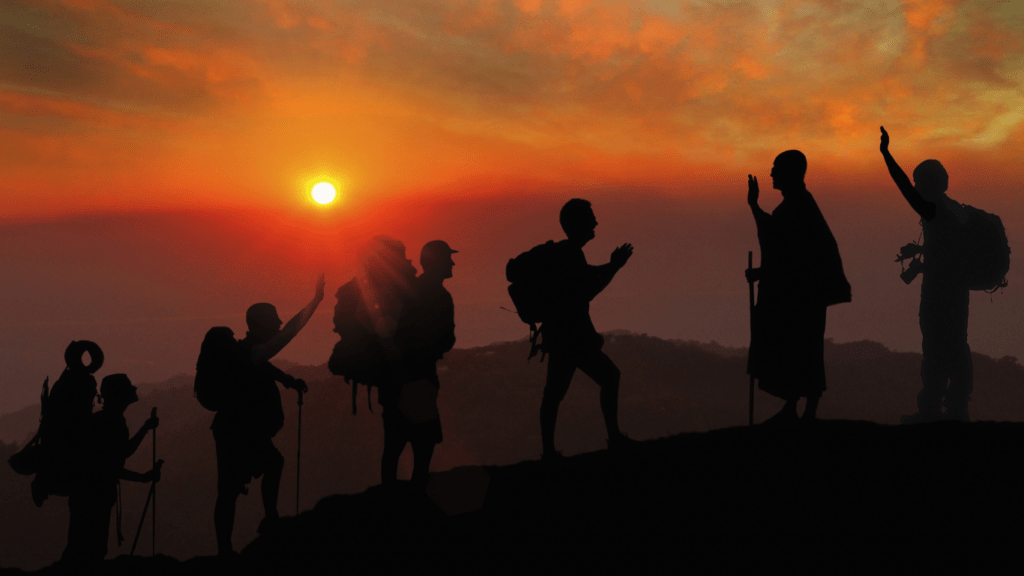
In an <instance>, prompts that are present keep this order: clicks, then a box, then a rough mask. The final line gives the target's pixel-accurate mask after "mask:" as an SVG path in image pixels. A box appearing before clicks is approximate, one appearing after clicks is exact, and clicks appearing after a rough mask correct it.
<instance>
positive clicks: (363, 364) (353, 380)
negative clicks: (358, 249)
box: [327, 278, 387, 414]
mask: <svg viewBox="0 0 1024 576" xmlns="http://www.w3.org/2000/svg"><path fill="white" fill-rule="evenodd" d="M335 296H336V297H337V299H338V303H337V304H336V305H335V307H334V331H335V332H336V333H337V334H338V336H340V337H341V340H340V341H339V342H338V343H337V344H335V345H334V349H333V350H332V351H331V357H330V359H328V361H327V369H328V370H330V371H331V374H334V375H336V376H343V377H344V378H345V381H346V382H348V383H349V384H351V385H352V413H353V414H355V413H356V392H357V390H358V386H359V384H363V385H365V386H366V402H367V404H368V406H369V409H370V412H373V403H372V402H371V401H370V389H371V388H372V387H373V386H379V385H380V384H381V383H382V382H383V381H384V379H385V378H386V370H387V366H386V363H385V359H384V348H383V344H382V343H381V341H380V337H379V336H377V335H376V334H375V333H373V332H371V331H370V330H368V329H367V328H366V327H365V326H363V324H362V323H361V322H359V320H358V319H357V318H356V310H358V308H359V306H360V304H361V302H362V297H361V294H360V291H359V284H358V283H357V282H356V280H355V279H354V278H353V279H352V280H350V281H349V282H348V283H347V284H345V285H343V286H342V287H341V288H338V292H337V293H336V294H335ZM378 393H379V392H378Z"/></svg>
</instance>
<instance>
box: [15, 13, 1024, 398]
mask: <svg viewBox="0 0 1024 576" xmlns="http://www.w3.org/2000/svg"><path fill="white" fill-rule="evenodd" d="M381 6H386V8H382V7H381ZM0 23H2V24H0V28H2V31H0V198H2V199H3V202H0V270H2V273H0V301H2V303H3V314H0V350H3V352H4V353H3V354H0V372H3V373H5V374H8V376H9V381H10V382H11V383H17V384H16V385H15V384H12V386H11V388H12V389H11V390H9V391H7V396H6V400H5V401H4V402H2V403H0V413H3V412H5V411H8V410H11V409H15V408H18V407H20V406H24V405H26V404H28V403H30V402H33V401H35V399H36V398H37V396H36V394H38V384H37V383H35V384H29V383H30V382H38V381H40V380H41V378H42V377H43V376H44V375H47V374H49V375H50V376H51V377H53V378H55V377H56V375H57V371H59V369H60V368H62V365H61V363H60V359H61V357H62V352H63V350H64V347H65V346H67V343H68V342H69V341H70V340H72V339H93V340H95V341H96V342H98V343H100V344H101V346H103V349H104V351H105V352H107V358H108V365H107V366H104V368H103V369H102V370H103V374H106V373H111V372H116V371H125V372H128V373H130V374H132V377H133V378H137V379H138V380H139V381H141V382H147V381H149V382H152V381H158V380H160V379H164V378H167V377H169V376H172V375H174V374H177V373H180V372H189V371H191V370H192V369H193V368H194V362H195V356H196V354H197V350H198V345H199V342H201V340H202V335H203V334H204V333H205V331H206V329H208V328H209V327H210V326H213V325H221V324H225V325H229V326H231V327H232V328H233V329H235V330H236V332H238V333H243V332H244V329H245V327H244V322H243V321H242V320H243V316H244V310H245V308H246V307H247V306H248V305H249V304H251V303H253V302H255V301H268V302H273V303H275V304H277V305H278V306H279V307H280V309H281V311H282V314H283V315H289V314H292V313H294V311H295V310H298V309H299V308H301V306H302V305H303V304H304V303H305V302H306V301H307V299H308V298H309V292H310V290H311V287H312V285H313V281H314V280H315V278H316V276H317V274H319V273H320V272H325V273H326V274H327V279H328V291H329V292H330V295H329V296H328V298H327V299H325V302H324V304H322V305H321V309H320V310H319V311H318V314H317V316H316V317H315V318H314V320H313V321H312V322H311V324H310V327H309V328H308V329H307V330H305V331H304V332H303V333H302V334H300V336H299V337H298V338H297V340H296V341H295V343H294V344H293V345H292V346H290V347H289V348H288V349H286V351H285V352H283V353H282V356H281V357H282V358H283V359H290V360H297V361H300V362H303V363H310V364H317V363H321V362H323V361H324V360H325V359H326V356H327V354H328V353H329V350H330V348H331V346H332V345H333V343H334V342H335V341H336V335H335V334H333V333H332V332H331V326H330V309H331V307H332V306H333V304H334V300H333V293H334V290H336V289H337V286H339V285H341V284H342V283H343V282H345V281H347V280H348V279H349V278H351V277H352V275H353V274H354V273H355V265H354V261H353V260H352V257H351V249H352V247H353V246H355V245H356V244H357V243H358V242H360V241H362V240H364V239H366V238H368V237H369V236H371V235H373V234H379V233H385V234H391V235H392V236H395V237H396V238H399V239H401V240H403V241H404V242H406V245H407V246H408V249H409V251H408V255H409V256H410V257H411V258H412V259H413V260H417V258H416V256H417V255H418V251H419V248H420V246H422V245H423V243H425V242H427V241H429V240H432V239H435V238H444V239H446V240H449V241H450V242H451V243H452V245H453V246H455V247H456V248H457V249H459V250H460V253H459V254H458V258H457V259H456V263H457V268H456V270H455V277H454V278H453V279H451V280H450V281H448V282H447V283H446V285H447V286H448V287H449V289H450V290H451V292H452V295H453V297H454V299H455V302H456V323H457V337H458V339H459V343H458V345H459V347H467V346H478V345H482V344H487V343H490V342H494V341H500V340H509V339H515V338H521V337H524V336H525V335H526V332H525V330H526V328H525V325H523V324H522V323H521V322H519V321H518V320H517V319H516V317H515V316H514V315H513V314H510V313H508V312H507V311H505V310H502V309H501V306H505V307H510V306H511V302H510V301H509V300H508V297H507V292H506V288H507V282H506V281H505V278H504V264H505V262H507V260H508V258H510V257H512V256H515V255H516V254H518V253H519V252H522V251H524V250H526V249H528V248H529V247H530V246H532V245H534V244H536V243H539V242H543V241H545V240H548V239H558V238H560V237H561V231H560V230H559V228H558V224H557V210H558V207H559V206H560V205H561V203H563V202H564V201H565V200H567V199H568V198H570V197H573V196H583V197H586V198H588V199H591V200H593V201H594V207H595V213H596V214H597V217H598V220H599V222H601V227H600V228H599V229H598V238H597V239H596V240H595V241H594V242H592V243H591V244H590V245H588V247H587V255H588V258H589V259H590V261H591V262H593V263H602V262H605V261H607V260H606V259H607V257H608V256H607V255H608V254H609V253H610V252H611V250H612V249H613V248H614V246H616V245H618V244H621V243H622V242H631V243H633V244H634V245H635V246H636V247H637V249H636V255H635V256H634V258H633V259H632V260H631V262H630V265H629V269H628V271H624V272H623V273H622V274H621V275H620V276H619V277H617V279H616V281H615V282H614V283H613V284H612V285H611V286H610V287H609V289H608V290H606V292H605V293H603V294H602V295H601V296H600V297H599V299H598V300H596V301H595V304H594V307H593V317H594V321H595V325H596V326H597V327H598V329H599V330H612V329H620V328H624V329H629V330H634V331H637V332H647V333H650V334H651V335H655V336H659V337H666V338H682V339H696V340H700V341H711V340H716V341H718V342H721V343H723V344H726V345H730V346H745V345H746V343H747V342H748V328H749V317H748V311H747V285H746V283H745V281H744V279H743V275H742V268H743V267H745V266H746V255H747V254H746V253H747V251H748V250H754V251H755V262H756V261H757V258H758V253H757V251H756V250H757V239H756V235H755V231H754V226H753V222H752V220H751V219H750V214H749V210H748V209H747V207H746V205H745V202H744V200H745V195H746V174H748V173H753V174H755V175H757V176H759V178H760V179H761V181H762V199H763V202H762V204H763V205H764V207H765V208H766V209H771V208H772V207H773V206H774V205H775V203H777V202H778V201H779V195H778V192H777V191H774V190H768V189H767V188H768V186H767V185H765V184H763V183H764V182H766V181H767V180H768V172H769V170H770V168H771V163H772V159H773V158H774V156H775V155H776V154H778V153H779V152H781V151H783V150H787V149H791V148H799V149H801V150H803V151H804V152H805V153H806V155H807V157H808V162H809V168H808V173H807V184H808V187H809V189H810V190H811V191H812V192H813V193H814V194H815V198H816V199H817V201H818V203H819V205H820V206H821V208H822V211H823V213H824V214H825V215H826V218H828V221H829V224H830V226H831V228H832V230H833V232H834V233H835V235H836V238H837V241H838V242H839V245H840V251H841V254H842V255H843V261H844V267H845V270H846V273H847V276H848V278H849V279H850V282H851V284H852V285H853V287H854V302H852V303H851V304H847V305H843V306H836V307H834V308H833V309H830V311H829V325H828V332H827V333H826V335H827V336H828V337H833V338H835V339H836V340H837V341H840V342H844V341H851V340H859V339H871V340H875V341H879V342H882V343H883V344H885V345H887V346H890V347H893V348H894V349H898V350H919V349H920V333H919V331H918V326H917V301H918V298H919V292H918V290H919V289H918V287H917V285H916V284H915V285H913V286H910V287H907V286H905V285H903V283H902V282H901V281H900V280H899V278H898V274H899V270H900V268H899V264H896V263H894V262H893V255H894V254H895V252H896V251H897V250H898V247H899V246H901V245H903V244H904V243H906V242H909V241H912V240H913V239H915V238H917V237H918V235H919V234H920V226H919V225H918V218H917V216H916V215H915V214H913V212H912V211H911V210H910V209H909V207H907V206H906V204H905V202H903V200H902V198H901V197H900V196H899V193H898V191H897V190H896V188H895V186H893V184H892V181H891V180H890V179H889V176H888V174H887V172H886V170H885V167H884V163H883V162H882V160H881V157H880V155H879V153H878V134H879V133H878V126H879V125H885V126H886V128H887V130H888V131H889V133H890V134H891V135H892V139H893V140H892V151H893V154H894V155H895V157H896V159H897V160H898V161H899V162H900V163H901V164H902V165H903V167H904V168H905V169H906V170H907V171H908V172H909V171H911V170H912V169H913V167H914V166H915V165H916V164H917V163H918V162H920V161H922V160H924V159H927V158H938V159H940V160H941V161H942V162H943V164H944V165H945V166H946V168H947V171H948V172H949V174H950V195H951V196H952V197H954V198H955V199H957V200H960V201H963V202H967V203H971V204H974V205H977V206H978V207H980V208H983V209H985V210H988V211H991V212H993V213H996V214H999V215H1000V216H1001V217H1002V219H1003V222H1004V224H1005V225H1006V228H1007V236H1008V237H1009V239H1010V245H1011V247H1016V246H1018V245H1019V244H1020V242H1019V241H1018V240H1017V239H1018V238H1024V203H1022V202H1020V200H1019V198H1020V195H1021V193H1022V190H1024V163H1021V162H1020V158H1021V153H1022V151H1024V125H1022V122H1021V120H1022V119H1024V97H1022V91H1021V89H1022V83H1024V74H1022V72H1021V70H1024V4H1022V3H1020V2H999V1H997V0H972V1H959V0H906V1H900V0H863V1H853V0H848V1H835V0H828V1H826V0H822V1H817V2H804V1H795V0H793V1H791V0H758V1H753V0H751V1H742V0H736V1H731V0H720V1H717V2H712V1H706V0H702V1H697V0H693V1H672V2H669V1H659V0H651V1H648V2H639V1H637V2H623V1H596V0H595V1H587V0H518V1H514V2H513V1H499V0H416V1H389V2H380V1H371V0H366V1H361V0H359V1H356V0H353V1H347V2H342V1H335V0H302V1H299V0H294V1H293V0H260V1H256V0H252V1H243V0H231V1H228V0H221V1H212V0H168V1H163V2H138V1H129V0H49V1H44V0H7V1H5V2H2V3H0ZM319 179H325V180H329V181H332V182H334V183H335V184H337V185H338V186H339V188H340V190H341V199H340V200H339V201H337V202H336V203H335V204H333V205H331V206H328V207H326V208H324V207H318V206H315V205H314V204H313V203H312V201H311V200H310V199H309V196H308V194H309V189H310V187H311V186H312V184H314V183H315V182H316V181H317V180H319ZM531 194H532V196H531ZM243 208H244V210H242V209H243ZM1014 249H1015V250H1017V248H1014ZM1014 254H1016V252H1014ZM1015 258H1016V256H1015ZM1014 262H1017V260H1016V259H1015V260H1014ZM1021 270H1022V268H1021V267H1020V266H1019V263H1018V264H1014V265H1013V266H1011V269H1010V274H1009V275H1008V279H1009V281H1010V285H1009V287H1008V288H1007V289H1006V291H1005V293H999V294H996V295H994V297H990V296H989V295H988V294H983V293H980V292H977V293H974V294H973V295H972V305H971V306H972V308H971V328H970V330H971V332H970V334H971V336H970V342H971V345H972V347H974V348H973V349H974V350H975V351H978V352H981V353H986V354H992V355H995V356H997V357H998V356H1002V355H1014V356H1017V357H1018V358H1024V333H1021V331H1020V329H1019V327H1020V325H1021V324H1022V323H1024V291H1022V290H1020V287H1021V286H1024V273H1021ZM51 379H52V378H51ZM908 402H910V403H911V404H912V399H908ZM908 408H912V406H910V405H908Z"/></svg>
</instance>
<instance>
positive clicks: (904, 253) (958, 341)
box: [879, 128, 974, 424]
mask: <svg viewBox="0 0 1024 576" xmlns="http://www.w3.org/2000/svg"><path fill="white" fill-rule="evenodd" d="M881 130H882V140H881V144H880V146H879V147H880V150H881V152H882V157H883V158H884V159H885V164H886V166H887V167H888V169H889V175H890V176H892V179H893V181H894V182H895V183H896V186H897V187H898V188H899V190H900V192H901V193H902V194H903V198H904V199H906V201H907V203H908V204H910V207H911V208H913V209H914V212H917V214H918V215H919V216H921V226H922V232H921V234H922V236H923V237H924V242H923V243H922V245H920V246H919V245H917V244H907V245H906V246H904V247H903V248H902V249H901V250H900V256H901V257H903V258H914V257H915V256H918V255H921V256H923V257H924V263H923V264H920V263H919V262H918V261H917V260H914V261H913V263H912V266H916V267H918V268H919V269H920V271H921V273H923V274H924V277H923V278H922V279H921V308H920V310H919V316H920V325H921V356H922V358H921V381H922V384H923V386H922V389H921V392H920V393H919V394H918V395H917V412H916V413H915V414H911V415H908V416H902V417H900V422H901V423H903V424H918V423H922V422H931V421H934V420H940V419H948V420H960V421H963V422H969V421H970V416H969V414H968V412H967V403H968V402H969V401H970V398H971V391H972V389H973V388H974V366H973V364H972V362H971V349H970V347H969V346H968V345H967V313H968V305H969V304H970V302H971V297H970V291H969V290H968V288H967V284H966V281H965V279H964V274H963V272H962V270H961V266H962V263H961V262H960V260H959V259H958V258H957V256H958V253H957V252H958V250H959V248H960V246H958V243H960V242H963V241H964V239H963V238H962V237H961V236H960V229H961V228H962V227H963V225H964V224H966V222H967V214H966V211H965V210H964V208H963V206H962V205H961V204H960V203H959V202H957V201H955V200H953V199H951V198H950V197H949V196H946V189H947V188H948V187H949V176H948V175H947V174H946V169H945V168H943V167H942V164H941V163H939V161H938V160H925V161H924V162H921V163H920V164H918V166H917V168H915V169H914V183H913V184H911V183H910V179H909V178H907V175H906V174H905V173H904V172H903V169H902V168H900V165H899V164H897V163H896V160H895V159H893V157H892V154H890V153H889V134H888V133H887V132H886V131H885V128H881ZM947 382H948V387H947ZM943 397H945V401H943ZM943 404H945V406H946V412H945V413H943V412H942V405H943Z"/></svg>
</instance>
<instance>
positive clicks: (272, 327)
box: [210, 274, 324, 555]
mask: <svg viewBox="0 0 1024 576" xmlns="http://www.w3.org/2000/svg"><path fill="white" fill-rule="evenodd" d="M323 299H324V276H323V274H321V275H320V278H319V279H318V280H317V284H316V294H315V295H314V296H313V300H311V301H310V302H309V304H307V305H306V307H305V308H303V309H302V310H301V311H300V312H299V313H298V314H296V315H295V316H294V317H293V318H292V319H291V320H289V321H288V324H286V325H285V326H284V328H282V327H281V324H282V323H281V319H280V318H279V317H278V315H277V309H276V308H274V306H273V305H271V304H266V303H260V304H253V305H252V306H250V307H249V310H248V311H246V314H245V322H246V324H247V325H248V328H249V330H248V332H246V335H245V338H244V339H242V340H239V341H238V346H239V349H240V351H239V356H240V359H239V362H238V368H237V369H238V371H239V374H238V375H237V381H238V382H239V385H240V386H239V389H238V390H237V392H236V395H235V397H233V398H232V399H231V400H230V401H229V403H228V405H227V406H226V407H224V408H222V409H221V410H219V411H218V412H217V415H216V416H215V417H214V418H213V425H212V426H210V428H211V429H212V430H213V439H214V441H215V442H216V444H217V502H216V504H215V505H214V512H213V520H214V529H215V531H216V533H217V550H218V553H219V554H220V555H231V554H233V553H234V551H233V549H232V545H231V533H232V531H233V529H234V523H235V505H236V502H237V500H238V496H239V495H240V494H248V489H247V488H246V484H248V483H249V481H250V480H252V479H253V478H259V477H260V476H261V475H262V476H263V480H262V482H261V484H260V492H261V494H262V497H263V510H264V518H263V520H262V521H261V522H260V525H259V528H258V529H257V531H258V532H259V533H260V534H265V533H267V532H268V531H271V530H272V529H273V528H274V526H275V525H276V524H277V522H278V519H279V516H278V512H277V496H278V491H279V488H280V486H281V472H282V471H283V469H284V457H283V456H281V453H280V452H279V451H278V450H277V448H276V447H275V446H274V440H273V439H274V436H275V435H277V433H278V432H279V431H280V430H281V428H282V427H283V426H284V409H283V408H282V406H281V392H280V391H279V390H278V389H277V382H280V383H281V384H283V385H284V386H285V388H292V389H294V390H296V391H298V392H299V393H304V392H306V391H307V388H306V384H305V382H303V381H302V380H299V379H296V378H294V377H293V376H291V375H289V374H286V373H285V372H283V371H282V370H281V369H279V368H277V367H276V366H274V365H273V364H271V363H270V359H271V358H273V357H274V356H275V355H276V354H277V353H278V352H280V351H281V349H283V348H284V347H285V346H286V345H287V344H288V343H289V342H291V340H292V338H294V337H295V335H296V334H298V333H299V330H301V329H302V328H303V326H305V325H306V323H307V322H308V321H309V319H310V317H311V316H312V315H313V312H315V311H316V308H317V306H318V305H319V304H320V301H321V300H323Z"/></svg>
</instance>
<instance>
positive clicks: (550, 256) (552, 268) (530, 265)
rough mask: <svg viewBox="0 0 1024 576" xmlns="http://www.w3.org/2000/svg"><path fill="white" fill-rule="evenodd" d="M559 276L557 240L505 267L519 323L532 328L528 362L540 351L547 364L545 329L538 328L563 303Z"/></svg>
mask: <svg viewBox="0 0 1024 576" xmlns="http://www.w3.org/2000/svg"><path fill="white" fill-rule="evenodd" d="M557 273H558V261H557V248H556V244H555V241H554V240H548V241H547V242H545V243H544V244H540V245H538V246H534V247H533V248H531V249H530V250H528V251H526V252H523V253H522V254H520V255H519V256H516V257H515V258H512V259H511V260H509V261H508V264H506V265H505V279H506V280H508V281H509V282H510V283H511V284H509V287H508V295H509V297H511V298H512V303H513V304H514V305H515V307H516V313H517V314H518V315H519V319H520V320H522V321H523V322H525V323H526V324H529V325H530V355H529V356H528V357H527V361H529V359H530V358H533V357H534V356H535V355H536V354H537V352H538V351H540V352H541V357H540V361H541V362H543V361H544V350H543V347H542V346H543V345H542V344H538V343H537V339H538V337H539V336H540V333H541V330H542V329H543V326H542V327H541V328H537V324H538V323H543V322H544V321H545V320H546V319H548V318H549V317H550V315H551V312H552V311H553V310H555V309H557V307H558V305H559V303H560V301H561V299H560V298H559V292H558V287H559V282H558V278H557Z"/></svg>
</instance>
